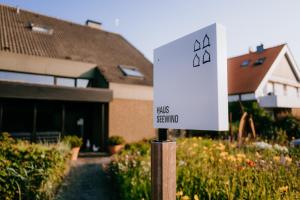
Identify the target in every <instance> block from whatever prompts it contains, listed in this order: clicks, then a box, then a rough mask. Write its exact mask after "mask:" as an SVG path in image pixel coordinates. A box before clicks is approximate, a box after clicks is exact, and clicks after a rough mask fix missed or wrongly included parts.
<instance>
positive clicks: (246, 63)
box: [241, 60, 250, 67]
mask: <svg viewBox="0 0 300 200" xmlns="http://www.w3.org/2000/svg"><path fill="white" fill-rule="evenodd" d="M249 64H250V60H244V61H243V62H242V64H241V67H247V66H248V65H249Z"/></svg>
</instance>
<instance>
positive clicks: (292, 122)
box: [277, 115, 300, 139]
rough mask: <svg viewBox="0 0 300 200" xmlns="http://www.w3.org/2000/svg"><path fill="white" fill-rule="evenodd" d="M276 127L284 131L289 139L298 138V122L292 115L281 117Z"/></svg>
mask: <svg viewBox="0 0 300 200" xmlns="http://www.w3.org/2000/svg"><path fill="white" fill-rule="evenodd" d="M277 126H278V127H279V128H281V129H283V130H285V131H286V133H287V135H288V137H289V139H291V138H292V137H294V138H300V121H299V120H298V119H297V118H296V117H294V116H292V115H288V116H286V117H283V118H281V119H279V120H278V122H277Z"/></svg>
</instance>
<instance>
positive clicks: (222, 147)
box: [216, 143, 225, 151]
mask: <svg viewBox="0 0 300 200" xmlns="http://www.w3.org/2000/svg"><path fill="white" fill-rule="evenodd" d="M216 149H218V150H220V151H223V150H225V145H224V144H222V143H219V144H218V146H217V147H216Z"/></svg>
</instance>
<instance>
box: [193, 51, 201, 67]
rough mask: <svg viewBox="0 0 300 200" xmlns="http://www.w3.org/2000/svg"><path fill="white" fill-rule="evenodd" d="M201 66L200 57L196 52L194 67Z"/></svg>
mask: <svg viewBox="0 0 300 200" xmlns="http://www.w3.org/2000/svg"><path fill="white" fill-rule="evenodd" d="M199 66H200V58H199V56H198V55H197V54H196V55H195V56H194V59H193V67H199Z"/></svg>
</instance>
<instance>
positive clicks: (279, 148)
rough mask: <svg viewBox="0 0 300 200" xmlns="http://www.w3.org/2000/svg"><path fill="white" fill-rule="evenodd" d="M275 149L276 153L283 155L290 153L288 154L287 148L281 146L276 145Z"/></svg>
mask: <svg viewBox="0 0 300 200" xmlns="http://www.w3.org/2000/svg"><path fill="white" fill-rule="evenodd" d="M274 149H275V150H276V151H279V152H281V153H288V152H289V150H288V148H287V147H285V146H280V145H278V144H275V145H274Z"/></svg>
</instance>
